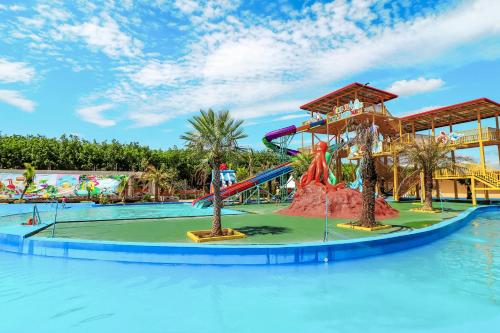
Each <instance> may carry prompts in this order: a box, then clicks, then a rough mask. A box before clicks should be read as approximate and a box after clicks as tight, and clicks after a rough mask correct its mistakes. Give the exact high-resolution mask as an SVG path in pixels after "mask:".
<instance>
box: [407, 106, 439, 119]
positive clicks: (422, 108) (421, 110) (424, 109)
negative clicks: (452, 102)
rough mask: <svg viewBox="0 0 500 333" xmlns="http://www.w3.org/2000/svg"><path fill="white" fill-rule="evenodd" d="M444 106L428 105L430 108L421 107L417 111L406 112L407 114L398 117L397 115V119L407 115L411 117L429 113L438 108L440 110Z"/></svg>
mask: <svg viewBox="0 0 500 333" xmlns="http://www.w3.org/2000/svg"><path fill="white" fill-rule="evenodd" d="M443 106H444V105H430V106H424V107H421V108H419V109H416V110H412V111H408V112H404V113H402V114H400V115H398V116H399V117H404V116H409V115H412V114H416V113H421V112H425V111H430V110H434V109H439V108H442V107H443Z"/></svg>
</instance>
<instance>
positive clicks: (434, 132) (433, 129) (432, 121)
mask: <svg viewBox="0 0 500 333" xmlns="http://www.w3.org/2000/svg"><path fill="white" fill-rule="evenodd" d="M431 127H432V136H433V137H435V136H436V129H435V128H434V117H432V119H431Z"/></svg>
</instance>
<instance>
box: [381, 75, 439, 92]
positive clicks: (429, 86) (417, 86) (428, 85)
mask: <svg viewBox="0 0 500 333" xmlns="http://www.w3.org/2000/svg"><path fill="white" fill-rule="evenodd" d="M443 85H444V81H443V80H441V79H426V78H423V77H419V78H418V79H414V80H400V81H396V82H394V83H393V84H391V85H390V86H389V87H388V88H387V90H388V91H390V92H392V93H395V94H397V95H399V96H410V95H416V94H420V93H424V92H429V91H433V90H436V89H439V88H441V87H442V86H443Z"/></svg>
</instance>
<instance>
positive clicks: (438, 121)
mask: <svg viewBox="0 0 500 333" xmlns="http://www.w3.org/2000/svg"><path fill="white" fill-rule="evenodd" d="M395 98H397V95H395V94H392V93H390V92H387V91H383V90H380V89H376V88H374V87H371V86H368V85H363V84H360V83H352V84H350V85H348V86H345V87H343V88H341V89H338V90H336V91H334V92H331V93H329V94H327V95H325V96H322V97H320V98H318V99H315V100H313V101H311V102H309V103H307V104H304V105H302V106H301V107H300V108H301V109H302V110H306V111H308V112H310V115H311V120H310V121H308V123H310V124H311V126H310V128H308V129H307V130H306V131H302V147H301V149H300V151H307V150H310V149H311V147H314V144H315V141H316V142H318V141H325V142H328V143H329V144H332V143H336V144H341V143H342V142H343V141H344V140H349V135H350V134H349V133H350V132H351V131H352V130H353V128H354V127H355V126H356V125H357V124H360V123H362V122H367V121H369V122H371V123H372V126H374V128H375V129H376V130H377V131H378V136H379V140H378V142H377V145H376V147H375V150H374V154H373V156H374V157H375V158H376V165H377V173H378V176H379V184H378V188H379V191H381V192H391V194H392V195H393V197H394V200H396V201H399V200H400V198H403V197H406V196H416V197H422V196H423V195H422V194H423V186H422V175H421V174H419V173H414V174H405V175H402V174H401V171H402V169H403V168H402V166H400V162H399V155H400V152H401V149H404V145H405V144H409V143H410V142H412V141H414V140H419V139H432V140H446V141H447V142H448V143H449V144H451V145H453V146H454V147H455V148H456V150H455V152H452V158H453V159H454V158H455V154H462V155H469V154H470V151H469V150H468V151H464V149H479V163H478V164H474V163H462V164H458V163H457V165H456V166H455V167H454V168H453V169H446V170H439V171H437V172H436V174H435V180H436V186H435V192H434V195H435V197H440V196H444V197H447V198H455V199H458V198H464V199H465V198H469V199H471V200H472V203H473V204H474V205H476V204H477V199H478V198H481V199H486V200H488V199H493V198H500V170H497V169H495V168H493V167H491V166H488V165H487V163H486V157H485V156H486V155H485V147H489V146H496V147H497V148H496V149H495V148H494V147H493V149H494V150H495V152H494V153H495V154H496V155H498V161H499V162H500V130H499V122H498V116H499V114H500V104H499V103H497V102H495V101H493V100H490V99H488V98H478V99H475V100H471V101H467V102H463V103H459V104H454V105H450V106H446V107H441V108H437V109H434V110H429V111H425V112H421V113H416V114H411V115H408V116H404V117H395V116H393V115H392V114H391V113H390V112H389V110H388V108H387V105H386V104H387V102H389V101H390V100H393V99H395ZM318 120H323V121H318ZM312 124H318V125H316V126H312ZM349 127H351V128H349ZM463 127H465V128H466V129H464V130H460V129H459V128H463ZM307 133H310V134H311V136H310V140H311V141H310V146H309V144H308V142H306V141H308V139H307V136H308V135H307ZM358 149H359V148H358V147H356V146H352V145H350V146H349V147H346V148H345V149H343V150H342V151H341V152H339V153H338V154H336V161H335V166H334V173H335V176H336V178H337V179H338V180H339V181H342V172H341V167H342V164H341V163H342V162H344V163H346V162H348V163H359V160H360V158H361V154H359V151H358ZM487 149H488V154H491V148H487ZM467 152H469V154H468V153H467ZM489 156H490V155H489ZM490 161H491V159H490Z"/></svg>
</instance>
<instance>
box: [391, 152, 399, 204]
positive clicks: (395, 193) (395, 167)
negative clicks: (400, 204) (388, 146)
mask: <svg viewBox="0 0 500 333" xmlns="http://www.w3.org/2000/svg"><path fill="white" fill-rule="evenodd" d="M393 156H394V157H393V159H392V161H393V166H392V169H393V172H394V175H393V176H394V180H393V183H394V185H393V187H392V188H393V190H392V196H393V198H394V201H399V191H398V186H399V179H398V177H399V174H398V171H399V170H398V164H399V161H398V160H399V157H398V155H396V153H395V152H394V155H393Z"/></svg>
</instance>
